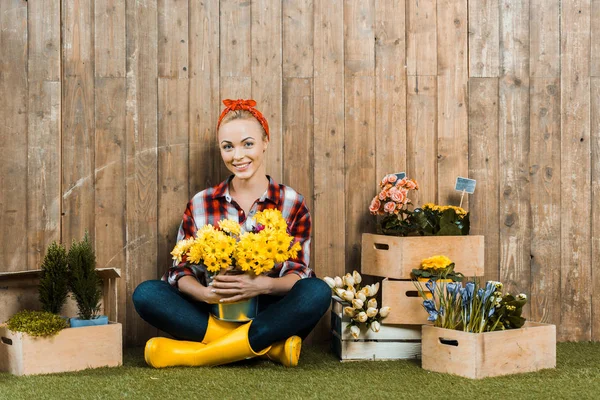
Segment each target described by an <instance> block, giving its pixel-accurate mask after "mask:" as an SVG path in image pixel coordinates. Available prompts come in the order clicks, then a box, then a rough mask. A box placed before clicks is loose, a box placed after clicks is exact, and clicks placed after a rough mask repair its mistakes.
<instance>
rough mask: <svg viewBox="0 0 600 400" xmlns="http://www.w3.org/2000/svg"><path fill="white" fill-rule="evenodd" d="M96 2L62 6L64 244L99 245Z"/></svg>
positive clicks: (88, 0)
mask: <svg viewBox="0 0 600 400" xmlns="http://www.w3.org/2000/svg"><path fill="white" fill-rule="evenodd" d="M93 12H94V2H93V1H91V0H80V1H74V0H63V3H62V34H63V37H62V50H63V51H62V60H63V62H62V72H63V90H62V93H63V97H62V123H63V125H62V192H63V193H62V197H63V199H62V201H63V206H62V216H63V220H62V240H63V242H64V243H71V241H72V240H81V239H82V238H83V235H84V233H85V232H86V231H88V232H89V234H90V239H91V240H92V242H93V241H94V202H95V200H94V172H93V171H94V65H93V61H94V47H93V43H94V29H93V26H94V25H93V21H94V14H93Z"/></svg>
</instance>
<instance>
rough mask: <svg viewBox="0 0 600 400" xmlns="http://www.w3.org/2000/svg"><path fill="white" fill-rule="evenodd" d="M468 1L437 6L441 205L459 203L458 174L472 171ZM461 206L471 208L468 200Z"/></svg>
mask: <svg viewBox="0 0 600 400" xmlns="http://www.w3.org/2000/svg"><path fill="white" fill-rule="evenodd" d="M467 25H468V23H467V4H466V3H465V2H464V1H463V0H440V1H438V5H437V45H438V59H437V60H438V67H437V70H438V78H437V101H438V108H437V138H438V142H437V164H438V166H437V171H438V178H437V182H438V188H437V193H438V195H437V197H438V202H439V203H440V204H453V205H459V204H460V199H461V193H459V192H457V191H455V190H454V186H455V183H456V177H458V176H463V177H464V176H467V175H468V173H469V120H468V110H467V83H468V81H469V71H468V60H467V52H468V49H467V45H468V37H467V27H468V26H467ZM462 206H463V208H465V209H468V199H466V198H464V200H463V202H462Z"/></svg>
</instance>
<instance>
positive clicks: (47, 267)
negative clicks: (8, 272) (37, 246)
mask: <svg viewBox="0 0 600 400" xmlns="http://www.w3.org/2000/svg"><path fill="white" fill-rule="evenodd" d="M41 271H42V274H41V277H40V283H39V286H38V292H39V299H40V303H42V310H44V311H47V312H49V313H52V314H57V315H59V314H60V311H61V310H62V307H63V306H64V304H65V302H66V301H67V297H68V295H69V275H68V274H69V271H68V266H67V250H66V249H65V247H64V246H63V245H62V244H60V243H57V242H56V241H54V242H52V243H51V244H50V246H48V250H47V251H46V255H45V256H44V260H43V262H42V265H41Z"/></svg>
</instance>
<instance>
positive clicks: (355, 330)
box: [350, 325, 360, 339]
mask: <svg viewBox="0 0 600 400" xmlns="http://www.w3.org/2000/svg"><path fill="white" fill-rule="evenodd" d="M350 333H351V334H352V337H353V338H354V339H358V336H359V335H360V328H359V327H358V326H356V325H352V326H351V327H350Z"/></svg>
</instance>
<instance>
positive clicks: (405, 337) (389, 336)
mask: <svg viewBox="0 0 600 400" xmlns="http://www.w3.org/2000/svg"><path fill="white" fill-rule="evenodd" d="M349 305H350V304H349V303H347V302H344V301H342V300H341V299H340V298H338V297H336V296H334V297H333V300H332V307H331V331H332V341H331V347H332V350H333V352H334V353H335V354H337V356H338V357H339V359H340V360H341V361H357V360H373V361H377V360H399V359H413V358H418V357H420V355H421V327H420V326H417V325H413V326H410V325H385V326H383V325H382V326H381V329H380V331H379V332H373V331H372V330H370V329H367V328H366V327H362V328H361V332H360V336H359V339H354V338H353V337H352V334H351V333H350V330H349V329H348V324H349V323H350V318H349V317H347V316H344V315H343V308H344V307H345V306H349ZM388 318H389V316H388Z"/></svg>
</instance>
